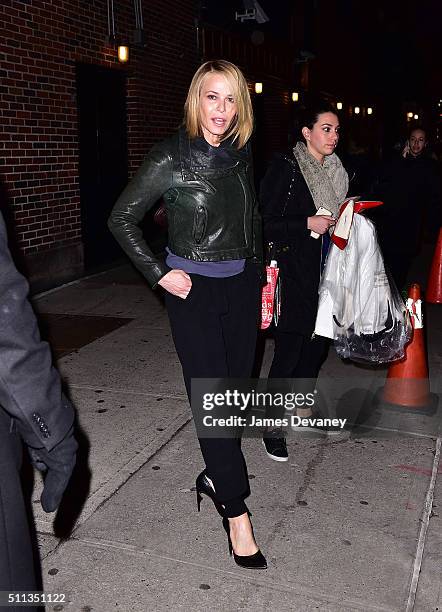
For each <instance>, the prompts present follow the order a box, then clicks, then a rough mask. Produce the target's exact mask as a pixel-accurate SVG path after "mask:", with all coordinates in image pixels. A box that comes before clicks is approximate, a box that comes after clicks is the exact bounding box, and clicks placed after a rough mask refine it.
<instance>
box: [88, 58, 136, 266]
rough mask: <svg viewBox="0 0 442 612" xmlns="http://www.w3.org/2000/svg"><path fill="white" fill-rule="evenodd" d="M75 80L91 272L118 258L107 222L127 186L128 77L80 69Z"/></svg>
mask: <svg viewBox="0 0 442 612" xmlns="http://www.w3.org/2000/svg"><path fill="white" fill-rule="evenodd" d="M76 76H77V104H78V118H79V138H80V201H81V223H82V237H83V246H84V267H85V270H86V271H91V270H93V269H99V268H100V267H103V266H106V265H108V264H110V263H111V262H113V261H115V260H116V259H118V258H119V257H121V249H120V247H119V246H118V244H117V243H116V241H115V239H114V238H113V236H112V234H111V233H110V231H109V230H108V228H107V220H108V217H109V214H110V212H111V210H112V207H113V205H114V204H115V202H116V200H117V198H118V196H119V195H120V193H121V192H122V191H123V189H124V187H125V186H126V184H127V116H126V74H125V73H124V72H122V71H120V70H112V69H110V68H103V67H102V66H94V65H91V64H80V63H79V64H77V68H76Z"/></svg>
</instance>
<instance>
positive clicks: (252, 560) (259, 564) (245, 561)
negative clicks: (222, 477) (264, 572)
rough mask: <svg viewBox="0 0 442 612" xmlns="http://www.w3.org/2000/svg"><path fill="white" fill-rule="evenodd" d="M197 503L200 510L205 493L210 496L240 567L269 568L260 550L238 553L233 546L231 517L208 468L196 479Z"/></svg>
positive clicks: (232, 554)
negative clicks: (210, 476) (243, 553)
mask: <svg viewBox="0 0 442 612" xmlns="http://www.w3.org/2000/svg"><path fill="white" fill-rule="evenodd" d="M195 485H196V503H197V507H198V512H199V511H200V509H201V502H202V500H203V495H206V496H207V497H209V498H210V499H211V500H212V502H213V504H214V506H215V508H216V510H217V512H218V514H219V515H220V516H222V517H223V527H224V529H225V531H226V533H227V540H228V542H229V553H230V556H233V558H234V560H235V563H236V564H237V565H239V566H240V567H243V568H246V569H267V561H266V558H265V557H264V555H263V554H262V552H261V551H260V550H258V551H256V553H255V554H253V555H237V554H236V553H235V552H234V550H233V546H232V540H231V539H230V524H229V519H228V518H227V517H226V514H225V509H224V506H223V505H222V504H221V503H220V502H219V501H218V500H217V498H216V493H215V487H214V486H213V483H212V481H211V480H210V478H209V477H208V476H207V473H206V470H203V471H202V472H201V474H200V475H199V476H198V478H197V479H196V483H195ZM247 514H248V516H249V517H250V516H251V513H250V512H247ZM252 531H253V527H252Z"/></svg>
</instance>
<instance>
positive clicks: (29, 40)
mask: <svg viewBox="0 0 442 612" xmlns="http://www.w3.org/2000/svg"><path fill="white" fill-rule="evenodd" d="M114 7H115V25H116V30H117V34H118V35H120V36H121V37H126V38H127V39H129V40H130V39H131V33H132V30H133V29H134V28H135V16H134V8H133V2H132V0H114ZM143 11H144V15H143V16H144V28H145V31H146V39H147V41H146V42H147V46H146V48H145V49H138V50H137V49H131V55H130V62H129V64H128V65H126V66H124V69H125V70H126V71H127V72H128V90H127V111H128V161H129V173H130V174H133V172H134V170H135V169H136V167H137V166H138V165H139V164H140V162H141V160H142V158H143V156H144V154H145V152H146V150H147V149H148V148H150V146H151V145H152V144H153V143H154V142H156V141H158V140H159V139H161V138H162V137H164V136H165V135H167V134H169V133H170V132H171V131H172V130H173V129H174V128H175V127H176V126H177V125H178V123H179V122H180V119H181V116H182V106H183V101H184V97H185V93H186V90H187V87H188V84H189V80H190V78H191V75H192V74H193V72H194V70H195V67H196V65H197V58H196V37H195V33H194V27H193V19H194V14H193V2H190V1H188V0H143ZM107 33H108V24H107V2H106V0H57V1H55V0H54V1H52V2H48V1H41V0H22V1H20V0H3V1H2V3H1V4H0V108H1V110H2V121H1V122H0V133H1V137H0V147H1V155H0V164H1V165H0V179H1V181H2V183H3V187H4V191H5V192H6V194H7V206H8V208H9V210H10V211H12V213H13V218H14V220H15V232H16V241H17V244H18V247H19V249H20V251H21V253H22V254H23V255H24V256H25V260H26V263H27V268H28V273H29V275H30V277H31V280H33V279H39V280H42V279H43V277H44V276H45V274H46V276H48V275H49V272H48V269H47V266H48V262H57V265H56V268H57V269H53V270H51V272H50V274H51V275H52V278H51V279H50V280H49V279H46V284H54V283H55V282H57V279H58V281H59V280H60V279H66V278H68V277H69V276H70V277H72V276H75V275H78V274H79V273H81V271H82V263H83V262H82V249H81V220H80V218H81V217H80V212H81V211H80V195H79V177H78V117H77V102H76V84H75V66H76V62H86V63H93V64H99V65H103V66H107V67H113V68H115V69H121V65H120V64H119V63H118V60H117V58H116V51H115V49H114V48H113V47H112V46H110V45H109V44H107V43H106V36H107ZM55 254H56V256H55Z"/></svg>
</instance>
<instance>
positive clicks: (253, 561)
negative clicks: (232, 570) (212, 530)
mask: <svg viewBox="0 0 442 612" xmlns="http://www.w3.org/2000/svg"><path fill="white" fill-rule="evenodd" d="M248 515H249V516H250V513H249V512H248ZM223 527H224V529H225V532H226V533H227V541H228V544H229V554H230V556H231V557H233V560H234V561H235V563H236V565H238V566H239V567H242V568H244V569H260V570H265V569H267V560H266V558H265V557H264V555H263V554H262V552H261V551H260V550H257V551H256V553H254V554H253V555H237V554H236V553H235V551H234V550H233V546H232V540H231V538H230V525H229V519H227V518H224V519H223Z"/></svg>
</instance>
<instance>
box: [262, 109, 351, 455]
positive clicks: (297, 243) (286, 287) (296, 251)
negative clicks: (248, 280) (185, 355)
mask: <svg viewBox="0 0 442 612" xmlns="http://www.w3.org/2000/svg"><path fill="white" fill-rule="evenodd" d="M300 125H301V133H300V135H299V140H298V142H297V143H296V145H295V147H294V148H293V152H292V154H290V155H279V156H276V157H275V158H274V160H273V161H272V163H271V164H270V166H269V168H268V171H267V173H266V175H265V177H264V179H263V181H262V184H261V192H260V203H261V211H262V215H263V220H264V237H265V242H266V243H272V257H273V258H275V259H276V260H277V262H278V266H279V268H280V275H281V281H282V284H281V287H282V288H281V302H282V303H281V315H280V319H279V322H278V325H277V327H276V328H275V329H274V339H275V353H274V357H273V362H272V365H271V368H270V372H269V378H272V379H273V378H297V379H308V380H309V385H308V386H313V387H314V383H315V381H316V378H317V375H318V372H319V368H320V367H321V364H322V362H323V360H324V358H325V355H326V351H327V344H326V342H327V341H326V340H325V339H323V338H319V337H316V338H312V334H313V330H314V325H315V319H316V312H317V307H318V286H319V280H320V275H321V264H322V263H323V261H324V257H325V256H326V253H327V250H328V246H329V230H330V228H332V227H333V225H334V224H335V220H336V218H337V216H338V210H339V205H340V204H341V203H342V202H343V200H344V198H345V196H346V194H347V189H348V176H347V173H346V171H345V169H344V167H343V166H342V164H341V161H340V160H339V158H338V156H337V155H336V153H335V149H336V146H337V144H338V141H339V119H338V116H337V114H336V111H335V109H334V107H332V106H330V105H329V104H328V103H327V102H322V101H320V102H317V103H316V104H314V105H312V106H311V107H310V108H308V109H307V110H306V111H305V112H304V113H303V116H302V118H301V124H300ZM321 207H322V208H323V209H326V210H327V211H328V213H330V214H327V215H326V214H318V212H319V213H321V211H320V210H319V209H320V208H321ZM308 390H309V391H312V389H311V388H310V389H308ZM297 414H298V416H301V417H310V416H312V410H311V408H310V407H307V406H306V407H300V408H298V409H297ZM272 416H274V417H281V416H282V415H280V414H275V412H273V414H272ZM263 443H264V446H265V449H266V452H267V454H268V455H269V457H271V458H272V459H274V460H276V461H287V459H288V454H287V447H286V442H285V437H284V434H283V432H282V430H281V429H278V428H275V429H270V430H268V431H267V432H266V433H265V434H264V438H263Z"/></svg>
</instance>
